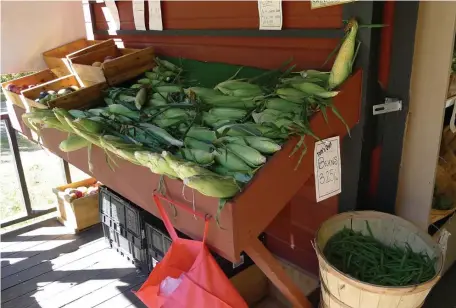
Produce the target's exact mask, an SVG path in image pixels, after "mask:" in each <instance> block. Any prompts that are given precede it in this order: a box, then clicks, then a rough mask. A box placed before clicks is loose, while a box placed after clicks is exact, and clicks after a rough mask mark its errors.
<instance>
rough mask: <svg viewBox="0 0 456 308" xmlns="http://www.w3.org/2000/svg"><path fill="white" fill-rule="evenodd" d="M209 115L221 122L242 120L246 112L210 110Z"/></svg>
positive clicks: (220, 108) (232, 109) (239, 110)
mask: <svg viewBox="0 0 456 308" xmlns="http://www.w3.org/2000/svg"><path fill="white" fill-rule="evenodd" d="M209 113H210V114H211V115H213V116H216V117H217V118H219V119H221V120H238V119H242V118H244V117H245V116H246V115H247V111H245V110H242V109H236V108H223V107H218V108H212V109H210V110H209Z"/></svg>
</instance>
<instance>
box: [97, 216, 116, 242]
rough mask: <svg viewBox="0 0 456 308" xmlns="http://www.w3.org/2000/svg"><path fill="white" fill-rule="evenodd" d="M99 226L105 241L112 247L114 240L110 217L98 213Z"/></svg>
mask: <svg viewBox="0 0 456 308" xmlns="http://www.w3.org/2000/svg"><path fill="white" fill-rule="evenodd" d="M100 220H101V226H102V228H103V235H104V238H105V240H106V242H107V243H108V244H109V245H110V246H111V247H112V243H113V241H114V229H113V227H112V221H111V219H110V218H109V217H108V216H107V215H104V214H100Z"/></svg>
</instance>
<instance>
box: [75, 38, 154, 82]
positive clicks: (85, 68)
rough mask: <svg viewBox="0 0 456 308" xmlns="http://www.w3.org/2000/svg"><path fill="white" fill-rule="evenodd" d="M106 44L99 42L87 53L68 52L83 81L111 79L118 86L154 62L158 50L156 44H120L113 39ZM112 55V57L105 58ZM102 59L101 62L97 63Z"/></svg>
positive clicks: (77, 74)
mask: <svg viewBox="0 0 456 308" xmlns="http://www.w3.org/2000/svg"><path fill="white" fill-rule="evenodd" d="M107 42H111V44H106V45H105V46H103V47H102V48H99V46H97V45H95V46H92V48H91V51H90V52H88V53H85V54H83V55H77V56H72V55H70V56H68V59H69V61H70V63H71V67H72V70H73V72H74V74H75V75H76V77H77V78H78V79H79V81H80V82H81V84H83V85H85V86H89V85H92V84H96V83H100V82H105V81H106V82H107V83H108V85H110V86H114V85H117V84H120V83H122V82H124V81H127V80H129V79H132V78H134V77H136V76H138V75H140V74H142V73H144V72H145V71H147V70H150V69H152V67H153V66H154V50H153V48H152V47H148V48H145V49H129V48H118V47H117V46H116V45H115V44H114V41H113V40H110V41H107ZM107 56H109V57H112V58H113V59H112V60H109V61H106V62H104V60H105V58H106V57H107ZM95 62H101V63H102V64H101V66H93V63H95Z"/></svg>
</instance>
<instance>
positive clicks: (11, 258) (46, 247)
mask: <svg viewBox="0 0 456 308" xmlns="http://www.w3.org/2000/svg"><path fill="white" fill-rule="evenodd" d="M0 248H1V307H2V308H27V307H33V308H58V307H63V306H65V307H66V308H76V307H87V308H88V307H97V308H106V307H109V308H114V307H115V308H125V307H129V308H133V307H141V308H143V307H145V306H144V305H143V304H142V303H141V302H140V301H139V300H138V299H137V298H136V296H135V295H134V294H133V293H132V290H137V289H139V287H140V286H141V284H142V283H143V282H144V280H145V279H146V278H147V276H146V275H145V274H143V273H141V272H139V271H138V270H137V269H136V268H135V267H134V266H133V265H132V264H131V263H130V262H129V261H128V260H126V259H125V258H123V257H122V256H120V255H119V254H118V253H117V252H116V251H115V250H112V249H110V248H109V245H108V244H107V243H106V242H105V240H104V238H103V232H102V230H101V226H100V225H96V226H94V227H92V228H90V229H88V230H86V231H83V232H81V233H79V234H77V235H75V234H71V231H69V230H68V229H67V228H65V227H63V226H62V225H60V224H59V223H58V222H57V221H56V220H55V219H51V220H47V221H43V222H41V223H38V224H35V225H33V226H30V227H27V228H26V229H21V230H18V231H14V232H13V233H9V234H6V235H3V236H2V237H1V243H0Z"/></svg>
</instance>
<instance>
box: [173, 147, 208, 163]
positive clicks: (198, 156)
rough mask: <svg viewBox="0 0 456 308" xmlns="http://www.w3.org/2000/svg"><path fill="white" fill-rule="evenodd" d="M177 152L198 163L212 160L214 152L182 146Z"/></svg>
mask: <svg viewBox="0 0 456 308" xmlns="http://www.w3.org/2000/svg"><path fill="white" fill-rule="evenodd" d="M179 153H181V155H182V157H183V158H185V159H186V160H189V161H192V162H195V163H197V164H200V165H209V164H212V163H213V162H214V154H213V153H211V152H207V151H204V150H198V149H186V148H182V149H181V150H180V151H179Z"/></svg>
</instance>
